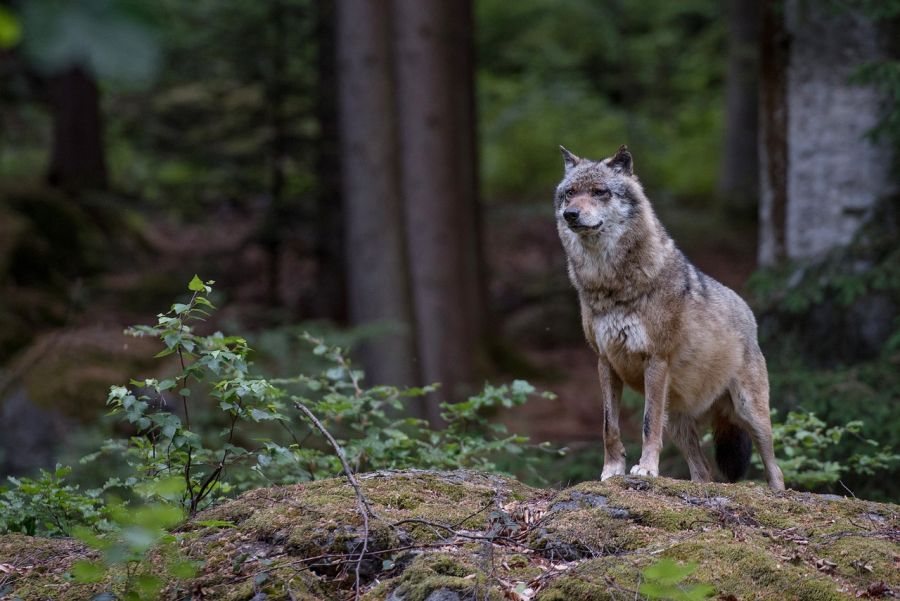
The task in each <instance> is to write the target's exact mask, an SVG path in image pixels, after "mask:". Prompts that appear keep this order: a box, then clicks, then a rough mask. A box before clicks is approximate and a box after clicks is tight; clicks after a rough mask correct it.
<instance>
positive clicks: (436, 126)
mask: <svg viewBox="0 0 900 601" xmlns="http://www.w3.org/2000/svg"><path fill="white" fill-rule="evenodd" d="M393 8H394V12H393V15H394V25H395V28H396V29H395V40H396V47H395V63H396V66H397V72H396V74H397V101H398V104H397V105H398V116H399V122H400V130H399V131H400V147H401V157H402V158H401V174H402V175H401V185H402V191H403V197H404V201H405V215H406V236H407V245H408V248H409V258H410V271H411V275H412V291H413V304H414V307H415V317H416V334H417V342H418V349H419V358H420V362H421V371H422V376H423V378H424V380H425V381H427V382H440V383H441V384H442V386H443V392H442V394H441V396H442V397H444V398H449V399H454V398H459V397H460V396H461V394H462V393H463V392H464V388H465V386H466V385H467V384H470V383H471V382H472V380H473V376H474V354H475V347H476V333H475V332H476V329H477V323H478V319H479V317H478V314H477V308H476V307H475V306H474V305H475V304H476V302H477V301H476V299H477V298H478V294H479V293H478V291H477V283H478V278H477V272H474V271H473V262H472V259H471V258H470V254H469V253H471V252H473V250H472V249H473V247H474V240H475V236H476V233H475V232H476V228H475V223H474V211H473V210H472V207H473V202H474V199H473V197H472V196H473V192H472V186H473V183H474V179H473V178H474V172H473V171H472V170H473V169H474V167H472V166H471V165H472V163H471V162H472V161H473V160H474V157H473V156H472V151H471V149H472V146H473V144H472V141H471V139H470V138H468V137H467V136H471V135H472V133H471V132H472V128H473V125H474V124H473V123H472V114H471V107H470V106H468V107H467V106H466V104H464V103H469V102H470V99H469V98H468V96H467V94H468V93H470V90H466V89H465V87H466V86H465V84H464V83H463V82H462V79H461V78H460V77H459V74H458V70H459V65H462V64H465V63H466V62H467V61H466V59H464V58H463V59H460V58H459V57H458V55H456V54H455V53H457V52H460V51H462V49H461V48H460V45H459V44H458V41H459V36H458V35H454V34H455V33H456V32H457V31H458V26H459V23H460V15H461V13H462V11H460V9H459V7H458V5H456V0H395V2H394V3H393ZM461 97H462V99H461ZM463 119H465V120H466V121H467V122H466V123H463V122H462V121H463ZM463 128H465V129H463ZM435 400H436V399H431V403H429V411H428V417H429V419H430V420H431V421H432V422H435V423H437V422H439V421H440V416H439V411H438V408H437V406H436V403H435Z"/></svg>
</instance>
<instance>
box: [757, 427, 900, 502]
mask: <svg viewBox="0 0 900 601" xmlns="http://www.w3.org/2000/svg"><path fill="white" fill-rule="evenodd" d="M776 414H777V412H776V411H774V410H773V411H772V417H773V421H772V435H773V437H774V439H775V455H776V456H777V457H778V458H779V462H778V463H779V465H780V466H781V470H782V471H783V472H784V479H785V482H786V483H788V484H791V485H794V486H800V487H803V488H815V487H817V486H822V485H826V484H835V483H836V482H838V480H840V478H841V475H842V474H844V473H847V472H853V473H857V474H873V473H875V471H877V470H884V469H889V468H891V467H892V466H894V465H895V464H896V463H897V461H898V460H900V455H896V454H894V453H892V452H891V450H890V449H888V448H885V447H882V446H881V445H879V444H878V442H877V441H875V440H871V439H866V438H863V437H862V429H863V422H861V421H858V420H855V421H850V422H847V424H846V425H844V426H831V427H828V425H827V424H826V423H825V422H823V421H822V420H821V419H819V418H818V417H816V415H815V414H814V413H812V412H801V411H791V412H790V413H788V415H787V419H786V420H785V421H784V422H781V423H779V422H776V421H775V420H774V417H775V415H776ZM847 435H851V436H855V437H857V438H858V439H859V440H860V441H861V442H862V443H863V444H865V445H866V446H868V447H870V448H871V452H870V453H856V454H854V455H852V456H850V457H849V458H847V459H845V460H843V461H841V462H838V461H834V460H829V459H827V452H828V451H829V450H831V449H832V448H833V447H836V446H837V445H838V444H840V442H841V439H842V438H843V437H844V436H847ZM753 462H754V464H755V465H756V466H757V467H761V462H760V460H759V457H758V456H756V455H754V457H753Z"/></svg>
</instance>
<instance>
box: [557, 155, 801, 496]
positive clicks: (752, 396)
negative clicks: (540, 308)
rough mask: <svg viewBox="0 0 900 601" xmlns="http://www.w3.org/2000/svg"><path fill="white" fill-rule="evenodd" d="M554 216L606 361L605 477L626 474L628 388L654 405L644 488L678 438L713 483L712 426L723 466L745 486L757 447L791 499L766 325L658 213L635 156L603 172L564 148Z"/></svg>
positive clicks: (648, 407)
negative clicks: (761, 327) (693, 256)
mask: <svg viewBox="0 0 900 601" xmlns="http://www.w3.org/2000/svg"><path fill="white" fill-rule="evenodd" d="M560 150H561V151H562V154H563V159H564V162H565V170H564V174H563V178H562V181H560V183H559V185H558V186H557V188H556V194H555V197H554V207H555V215H556V225H557V230H558V231H559V237H560V240H562V245H563V248H564V249H565V252H566V258H567V263H568V271H569V279H570V280H571V282H572V284H573V285H574V287H575V289H576V290H577V292H578V299H579V301H580V303H581V322H582V326H583V328H584V335H585V337H586V338H587V341H588V344H590V346H591V347H592V348H593V349H594V351H595V352H596V353H597V357H598V360H597V369H598V372H599V376H600V396H601V399H602V403H603V424H604V425H603V446H604V460H603V472H602V473H601V476H600V479H601V480H606V479H607V478H610V477H612V476H616V475H620V474H624V473H625V469H626V463H625V447H624V446H623V445H622V440H621V438H620V435H619V404H620V400H621V396H622V386H623V384H626V385H628V386H629V387H631V388H633V389H634V390H636V391H638V392H639V393H642V394H643V395H644V397H645V403H644V420H643V428H642V432H643V440H642V449H641V457H640V460H639V461H638V463H637V464H636V465H634V466H633V467H632V468H631V473H632V474H634V475H639V476H658V475H659V453H660V450H661V449H662V445H663V432H664V431H667V432H668V434H669V436H670V437H671V438H672V439H673V441H674V442H675V444H676V445H677V446H678V448H679V450H680V451H681V452H682V454H683V455H684V456H685V458H686V459H687V463H688V468H689V469H690V473H691V480H693V481H696V482H709V481H710V479H711V478H710V467H709V464H708V462H707V460H706V457H705V455H704V453H703V450H702V449H701V447H700V439H699V432H700V431H701V428H702V429H705V428H706V427H707V426H708V425H709V424H710V423H711V424H712V427H713V432H714V440H715V456H716V463H717V465H718V467H719V470H720V471H721V472H722V474H723V475H724V477H725V478H726V479H727V480H729V481H731V482H734V481H736V480H738V479H740V478H741V477H743V476H744V474H745V473H746V471H747V468H748V467H749V463H750V454H751V452H752V446H751V438H752V440H753V442H755V443H756V446H757V449H758V451H759V454H760V456H761V458H762V461H763V465H764V467H765V473H766V478H767V480H768V483H769V486H770V487H771V488H773V489H776V490H782V489H784V477H783V475H782V473H781V469H780V468H779V467H778V464H777V463H776V461H775V452H774V450H773V448H772V425H771V422H770V419H769V379H768V372H767V369H766V360H765V358H764V357H763V354H762V351H760V348H759V344H758V342H757V334H756V320H755V319H754V317H753V312H752V311H751V310H750V307H748V306H747V303H745V302H744V301H743V299H741V297H739V296H738V295H737V294H736V293H735V292H734V291H732V290H731V289H729V288H727V287H726V286H724V285H722V284H720V283H719V282H717V281H716V280H714V279H713V278H711V277H709V276H708V275H706V274H704V273H703V272H702V271H700V270H699V269H697V268H696V267H695V266H694V265H693V264H691V262H690V261H688V259H687V258H686V257H685V256H684V254H683V253H682V252H681V251H680V250H679V249H678V247H677V246H676V245H675V243H674V241H673V240H672V238H671V237H670V236H669V234H668V233H667V232H666V229H665V228H664V227H663V225H662V223H660V221H659V219H658V217H657V216H656V213H655V212H654V211H653V208H652V206H651V205H650V201H649V200H648V199H647V196H646V195H645V194H644V191H643V188H642V187H641V184H640V182H639V181H638V178H637V176H636V175H635V173H634V167H633V160H632V156H631V153H630V152H629V151H628V148H627V147H625V146H624V145H623V146H622V147H620V148H619V150H618V151H617V152H616V153H615V155H613V156H611V157H608V158H606V159H603V160H600V161H593V160H589V159H582V158H579V157H577V156H575V155H574V154H572V153H571V152H569V151H568V150H566V149H565V148H564V147H562V146H560Z"/></svg>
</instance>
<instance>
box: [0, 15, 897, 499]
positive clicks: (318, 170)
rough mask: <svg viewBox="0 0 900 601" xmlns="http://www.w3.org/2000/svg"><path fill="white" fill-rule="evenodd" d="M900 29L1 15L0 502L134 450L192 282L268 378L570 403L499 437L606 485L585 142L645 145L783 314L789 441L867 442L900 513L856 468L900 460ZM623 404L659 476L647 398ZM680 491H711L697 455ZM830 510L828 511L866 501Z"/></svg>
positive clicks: (766, 309) (597, 18)
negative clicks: (121, 391) (114, 452)
mask: <svg viewBox="0 0 900 601" xmlns="http://www.w3.org/2000/svg"><path fill="white" fill-rule="evenodd" d="M898 17H900V2H897V1H895V0H891V1H884V2H877V1H874V0H873V1H869V0H856V1H853V0H844V1H838V0H833V1H822V2H819V1H816V2H812V1H804V0H765V1H761V2H757V1H755V0H728V1H722V0H681V1H679V2H671V1H667V0H641V1H630V0H603V1H600V0H565V1H555V0H517V1H515V2H508V1H504V0H394V1H393V2H375V1H370V0H320V1H314V0H266V1H263V2H246V1H242V0H215V1H213V0H196V1H193V2H183V1H179V0H157V1H156V2H152V3H151V2H142V1H140V0H79V1H78V2H65V1H62V0H0V476H3V475H16V474H28V473H33V472H34V471H35V470H36V469H37V468H39V467H47V466H52V465H53V464H54V463H56V462H57V461H64V462H71V461H72V460H73V458H77V457H79V456H81V455H84V454H85V453H87V452H89V451H90V450H92V449H94V448H96V446H97V445H98V444H99V441H101V440H103V439H104V438H105V437H107V436H109V435H110V431H111V429H112V428H113V426H112V425H111V422H109V421H107V420H106V419H105V418H104V417H103V416H104V414H105V413H106V406H105V401H106V395H107V391H108V389H109V386H110V385H112V384H117V385H118V384H124V383H127V382H128V381H129V379H130V378H147V377H160V378H161V377H165V376H166V373H165V371H166V369H167V368H166V364H163V363H161V362H159V361H155V360H153V358H152V357H153V354H154V353H156V352H157V351H158V350H159V348H158V347H156V346H154V344H153V343H152V342H151V341H147V340H141V339H126V338H124V337H123V335H122V330H123V327H125V326H126V325H130V324H135V323H149V322H152V321H153V320H154V319H155V315H156V314H157V313H158V312H159V311H160V310H162V309H163V308H164V307H167V306H168V304H169V303H170V302H171V300H172V299H174V298H178V297H180V296H183V292H184V290H185V285H186V283H187V282H188V281H189V280H190V279H191V277H192V276H193V275H194V274H195V273H197V274H200V276H201V277H202V278H204V279H214V280H216V287H215V288H216V297H215V301H216V304H217V305H218V306H219V307H221V310H220V311H219V312H218V313H217V314H216V316H215V318H214V320H213V322H212V323H211V324H209V325H208V327H210V328H213V329H214V328H220V329H222V330H223V331H227V332H238V333H241V334H242V335H244V336H246V337H247V339H248V341H249V343H250V346H251V347H252V348H253V349H254V351H255V354H254V356H253V359H254V361H255V362H256V363H257V366H258V367H260V368H261V369H263V370H264V371H265V372H267V373H269V374H272V375H286V374H291V373H295V372H296V371H297V370H298V369H301V368H302V367H303V365H305V363H306V362H309V361H311V360H312V359H311V355H310V354H309V353H308V352H307V350H306V346H305V345H304V344H303V343H302V342H301V341H299V340H298V334H299V333H300V332H303V331H310V332H313V333H315V334H317V335H323V336H325V337H326V338H327V339H329V340H331V341H334V342H337V343H340V344H349V345H352V346H353V349H354V355H355V357H356V360H357V362H358V363H359V364H361V365H362V366H363V367H364V368H365V369H366V373H367V381H369V382H374V383H389V384H401V385H424V384H427V383H431V382H441V384H442V387H441V388H440V390H439V391H438V392H436V393H432V394H431V395H429V396H428V397H427V398H425V399H423V400H422V401H421V402H417V403H416V404H414V405H411V406H410V408H409V410H410V411H411V412H412V413H414V414H416V415H418V416H420V417H423V418H425V419H428V420H431V421H432V422H434V423H439V422H440V416H439V411H438V409H437V405H436V402H437V400H439V399H451V400H452V399H460V398H464V397H465V395H466V394H467V393H469V392H471V391H473V390H475V389H478V388H480V387H481V385H482V384H483V383H484V381H486V380H489V381H508V380H510V379H512V378H517V377H524V378H527V379H528V380H529V381H531V382H532V383H534V384H535V385H537V386H538V387H539V388H542V389H547V390H552V391H554V392H555V393H557V395H558V398H557V399H555V400H551V399H543V398H542V399H536V400H534V401H532V402H531V403H529V404H528V405H526V406H525V407H522V408H518V409H516V410H515V411H510V412H507V413H500V414H496V415H493V416H492V418H493V419H496V420H500V421H503V422H505V423H506V424H508V425H509V426H510V428H511V429H512V430H513V431H516V432H521V433H525V434H528V435H529V436H531V438H532V440H534V441H550V442H552V443H553V444H555V445H557V446H565V447H567V448H568V449H569V452H568V453H567V454H566V456H565V457H562V458H559V457H556V456H553V455H549V454H548V456H547V458H546V462H545V464H544V465H543V467H542V468H540V469H539V471H542V472H543V475H544V477H545V478H546V479H547V480H549V481H551V482H562V483H566V482H569V481H573V482H574V481H578V480H582V479H589V478H596V477H597V475H598V474H599V468H600V465H601V463H602V459H601V453H602V451H601V448H602V446H601V443H600V440H601V423H602V415H601V413H600V411H599V401H598V398H599V395H598V390H597V383H596V376H595V370H594V358H593V356H592V353H591V351H590V350H589V348H588V347H587V345H586V344H585V343H584V341H583V338H582V334H581V328H580V319H579V315H578V306H577V301H576V298H575V294H574V292H573V290H572V289H571V287H570V285H569V283H568V281H567V278H566V273H565V262H564V256H563V253H562V249H561V248H560V245H559V242H558V239H557V234H556V230H555V224H554V218H553V215H552V208H551V194H552V190H553V189H554V187H555V185H556V183H557V181H558V179H559V177H560V176H561V172H562V160H561V158H560V156H559V153H558V151H557V146H558V145H559V144H565V145H566V146H567V147H568V148H570V149H571V150H572V151H574V152H575V153H577V154H579V155H582V156H588V157H591V158H595V159H599V158H603V157H605V156H608V155H609V154H611V153H612V152H613V151H614V150H615V149H616V148H617V147H618V146H619V145H620V144H622V143H627V144H628V145H629V148H630V149H631V151H632V153H633V155H634V157H635V162H636V172H637V173H638V175H639V176H640V177H641V180H642V181H643V183H644V186H645V189H646V190H647V192H648V195H649V197H650V199H651V201H652V202H653V203H654V204H655V206H656V208H657V210H658V212H659V214H660V216H661V218H662V220H663V222H664V223H665V225H666V226H667V228H668V229H669V230H670V232H671V233H672V235H673V237H674V238H675V239H676V241H677V242H678V244H679V245H680V246H681V247H682V249H683V250H684V251H685V253H686V254H687V255H688V257H689V258H690V259H691V260H692V261H694V262H695V263H696V264H697V265H698V267H700V268H701V269H703V270H704V271H706V272H707V273H709V274H710V275H712V276H714V277H715V278H717V279H719V280H720V281H722V282H724V283H725V284H727V285H729V286H731V287H733V288H735V289H736V290H738V291H739V292H740V293H741V294H742V295H744V296H745V298H747V299H748V300H750V301H751V303H752V305H753V307H754V309H755V310H756V312H757V315H758V317H759V321H760V325H761V338H762V343H763V347H764V351H765V352H766V356H767V358H768V362H769V368H770V378H771V383H772V404H773V407H774V408H776V409H777V410H778V415H777V416H776V421H779V422H782V421H784V419H785V417H786V415H787V414H788V412H789V411H800V412H804V411H812V412H815V414H816V415H817V416H818V418H819V419H821V420H822V421H823V422H824V424H827V425H828V426H843V425H845V424H847V423H848V422H850V421H853V420H862V422H863V423H864V427H863V428H862V429H861V430H860V431H859V432H858V433H856V432H851V433H848V434H847V435H846V436H844V437H842V438H841V439H840V440H839V441H837V440H835V441H833V444H830V445H829V446H828V447H827V450H826V451H825V452H824V453H823V455H822V457H820V459H822V460H823V461H826V460H827V461H832V462H834V465H837V466H838V467H837V468H833V469H837V470H839V471H838V473H839V474H840V480H841V482H842V485H845V486H846V487H847V488H849V489H851V490H853V491H855V492H856V493H857V494H859V495H860V496H867V497H870V498H879V499H891V500H894V501H897V500H898V498H900V471H898V468H897V464H896V462H895V463H894V464H893V465H894V467H893V468H892V469H891V470H889V471H887V472H886V471H884V470H881V471H878V472H876V473H874V474H873V473H866V471H865V469H861V470H860V469H855V468H854V469H846V470H844V471H840V466H863V468H864V466H865V458H864V457H865V454H866V452H867V448H868V446H867V445H868V442H867V440H868V439H872V440H874V441H877V442H878V443H879V444H880V445H882V447H884V446H886V447H891V446H893V447H894V448H896V447H897V446H900V445H898V439H897V432H900V403H898V399H900V375H898V364H900V321H898V307H900V260H898V259H900V252H898V249H900V236H898V233H900V228H898V209H900V207H898V203H897V192H898V188H897V177H896V176H897V170H896V169H897V160H896V159H897V157H898V156H900V154H898V152H897V151H898V148H900V109H898V106H897V101H898V98H900V62H898V57H900V54H898V50H900V49H898V48H897V42H898V39H900V36H898V35H897V19H898ZM624 402H625V409H624V411H623V427H624V431H625V438H626V440H627V441H629V442H630V443H631V446H630V447H629V455H630V456H633V457H634V456H637V454H638V453H637V452H636V449H637V448H638V445H639V443H640V432H639V429H638V428H639V426H638V424H639V423H640V418H639V416H640V413H641V411H642V399H640V398H639V397H637V396H636V395H633V394H632V395H628V396H626V399H625V401H624ZM791 435H792V436H793V438H792V440H796V441H799V443H798V444H800V446H802V445H803V444H804V442H803V441H804V440H806V439H809V438H816V437H822V436H831V435H830V434H828V430H827V426H823V425H820V426H817V425H816V423H814V422H808V421H807V422H804V424H803V425H802V427H801V426H797V427H796V428H795V430H794V431H793V432H792V433H791ZM810 444H811V445H812V444H814V443H812V442H811V443H810ZM792 452H793V451H792V450H790V449H787V450H785V449H781V450H780V451H779V453H780V455H781V456H782V457H784V456H785V455H786V454H790V453H792ZM860 457H862V459H860ZM785 458H786V459H789V458H790V457H785ZM507 469H510V470H512V471H515V470H516V466H515V464H514V462H513V463H512V464H511V465H510V466H508V468H507ZM662 471H663V472H665V473H667V474H673V475H686V466H684V464H683V460H681V459H680V458H679V457H678V456H677V455H676V454H675V453H674V452H671V450H670V454H669V455H667V456H666V457H665V458H664V464H663V467H662ZM82 472H83V473H81V474H78V473H76V478H83V479H84V480H85V481H89V480H90V479H91V478H92V477H96V474H94V475H92V474H91V473H90V469H89V468H84V469H83V470H82ZM832 480H833V481H832V482H831V483H828V484H821V483H820V484H818V485H816V486H817V488H818V489H820V490H826V489H827V490H833V491H837V492H841V493H843V492H845V491H844V488H843V487H842V485H841V484H839V483H838V482H837V478H833V479H832Z"/></svg>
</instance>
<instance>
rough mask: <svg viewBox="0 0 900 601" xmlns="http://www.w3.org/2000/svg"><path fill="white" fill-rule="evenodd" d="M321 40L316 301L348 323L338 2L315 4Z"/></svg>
mask: <svg viewBox="0 0 900 601" xmlns="http://www.w3.org/2000/svg"><path fill="white" fill-rule="evenodd" d="M315 7H316V8H315V10H316V11H317V14H316V39H317V40H318V57H317V58H318V65H317V69H318V80H317V82H316V118H317V120H318V122H319V136H318V145H317V149H316V152H317V154H316V174H317V175H318V178H319V181H318V185H317V186H316V265H317V270H316V296H315V303H316V306H315V314H316V315H317V316H320V317H325V318H328V319H331V320H332V321H336V322H339V323H340V322H344V321H345V320H346V319H347V302H346V287H345V278H344V273H345V270H346V266H345V263H344V250H343V247H344V228H343V218H342V214H343V205H344V203H343V199H342V198H341V154H340V134H339V128H338V108H337V102H338V90H337V85H338V84H337V79H336V72H337V61H336V59H337V48H336V47H335V44H336V40H335V36H336V20H337V15H336V12H335V2H334V0H320V1H319V2H317V3H316V4H315Z"/></svg>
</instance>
